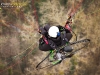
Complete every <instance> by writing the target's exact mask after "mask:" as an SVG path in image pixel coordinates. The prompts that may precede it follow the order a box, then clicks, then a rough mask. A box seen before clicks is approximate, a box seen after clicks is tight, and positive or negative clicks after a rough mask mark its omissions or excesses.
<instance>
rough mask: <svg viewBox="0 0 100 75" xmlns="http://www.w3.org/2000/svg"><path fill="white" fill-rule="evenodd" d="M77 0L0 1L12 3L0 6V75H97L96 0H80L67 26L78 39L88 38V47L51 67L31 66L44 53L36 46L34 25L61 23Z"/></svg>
mask: <svg viewBox="0 0 100 75" xmlns="http://www.w3.org/2000/svg"><path fill="white" fill-rule="evenodd" d="M80 1H81V0H32V1H29V0H21V1H19V0H16V1H15V0H8V1H6V0H0V3H12V4H14V3H15V6H16V7H3V6H2V5H1V7H0V75H100V35H99V34H100V25H99V24H100V1H99V0H83V2H82V4H81V5H80V6H79V9H78V10H77V11H76V12H75V15H74V17H73V23H72V25H71V27H72V30H73V31H74V32H75V33H76V34H77V39H78V40H80V39H85V38H88V39H90V40H91V42H90V44H89V45H88V47H86V48H84V49H82V51H80V52H78V53H76V54H75V55H74V56H73V57H72V58H70V59H66V60H64V61H63V62H62V63H61V64H59V65H56V66H54V67H52V68H46V69H41V70H36V68H35V67H36V65H37V64H38V63H39V62H40V61H41V60H42V59H43V58H44V57H45V56H46V55H47V53H48V52H43V51H40V50H39V49H38V40H39V38H40V37H41V35H40V34H39V33H38V32H37V29H38V26H40V25H44V24H45V23H50V24H52V25H62V26H64V25H65V23H66V19H67V17H68V13H69V12H70V8H71V7H72V8H73V9H75V8H76V6H77V5H78V4H79V2H80ZM17 6H20V7H17ZM74 40H75V35H74V34H73V38H72V39H71V42H73V41H74Z"/></svg>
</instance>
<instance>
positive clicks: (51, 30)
mask: <svg viewBox="0 0 100 75" xmlns="http://www.w3.org/2000/svg"><path fill="white" fill-rule="evenodd" d="M48 35H49V36H50V37H53V38H56V37H58V36H60V32H59V28H58V27H57V26H51V27H50V28H49V30H48Z"/></svg>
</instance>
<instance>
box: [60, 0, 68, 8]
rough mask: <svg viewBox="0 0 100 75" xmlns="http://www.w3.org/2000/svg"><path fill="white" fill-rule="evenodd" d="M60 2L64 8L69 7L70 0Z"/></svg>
mask: <svg viewBox="0 0 100 75" xmlns="http://www.w3.org/2000/svg"><path fill="white" fill-rule="evenodd" d="M59 2H60V4H61V5H62V6H64V7H66V6H67V2H68V0H59Z"/></svg>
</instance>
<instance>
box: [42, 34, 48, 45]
mask: <svg viewBox="0 0 100 75" xmlns="http://www.w3.org/2000/svg"><path fill="white" fill-rule="evenodd" d="M43 40H44V41H45V43H46V44H49V43H48V41H47V39H46V37H44V36H43Z"/></svg>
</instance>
